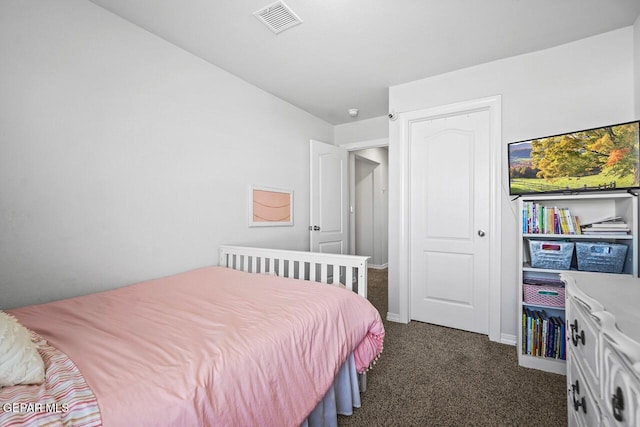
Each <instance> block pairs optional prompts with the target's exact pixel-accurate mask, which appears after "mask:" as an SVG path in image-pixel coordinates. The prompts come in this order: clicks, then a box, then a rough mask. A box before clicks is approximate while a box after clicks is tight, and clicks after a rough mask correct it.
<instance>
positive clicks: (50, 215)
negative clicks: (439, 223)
mask: <svg viewBox="0 0 640 427" xmlns="http://www.w3.org/2000/svg"><path fill="white" fill-rule="evenodd" d="M0 58H2V60H1V62H0V94H1V95H0V308H11V307H16V306H21V305H25V304H31V303H38V302H45V301H49V300H53V299H58V298H63V297H68V296H73V295H78V294H84V293H89V292H94V291H98V290H101V289H107V288H111V287H117V286H121V285H125V284H128V283H133V282H136V281H139V280H143V279H148V278H152V277H158V276H163V275H167V274H172V273H176V272H179V271H183V270H186V269H190V268H196V267H199V266H204V265H212V264H216V263H217V249H218V246H219V245H220V244H225V243H231V244H252V245H262V246H270V247H281V248H291V249H307V248H308V245H309V240H308V231H307V226H308V217H309V201H308V199H309V192H308V188H309V166H308V164H309V140H310V139H318V140H324V141H327V142H333V127H332V126H331V125H329V124H328V123H326V122H323V121H321V120H319V119H317V118H315V117H313V116H311V115H309V114H307V113H305V112H303V111H302V110H299V109H297V108H295V107H293V106H291V105H290V104H287V103H285V102H283V101H281V100H279V99H278V98H275V97H273V96H272V95H270V94H267V93H266V92H264V91H262V90H259V89H257V88H255V87H253V86H251V85H249V84H247V83H246V82H244V81H242V80H240V79H238V78H236V77H234V76H232V75H230V74H228V73H227V72H225V71H223V70H221V69H219V68H217V67H215V66H212V65H211V64H209V63H206V62H204V61H202V60H200V59H198V58H196V57H195V56H193V55H191V54H189V53H187V52H185V51H183V50H181V49H179V48H177V47H175V46H173V45H171V44H169V43H167V42H165V41H163V40H161V39H159V38H157V37H155V36H153V35H151V34H150V33H148V32H146V31H144V30H142V29H140V28H138V27H136V26H134V25H132V24H130V23H128V22H126V21H124V20H122V19H120V18H118V17H116V16H115V15H112V14H111V13H109V12H106V11H105V10H103V9H101V8H99V7H98V6H96V5H94V4H92V3H90V2H88V1H85V0H57V1H55V2H50V1H46V0H3V1H2V2H1V3H0ZM250 184H258V185H263V186H269V187H277V188H288V189H293V190H294V202H295V210H294V221H295V226H294V227H275V228H264V227H263V228H255V229H249V228H248V227H247V221H248V220H247V215H248V214H247V188H248V186H249V185H250Z"/></svg>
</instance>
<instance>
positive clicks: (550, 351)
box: [522, 307, 565, 360]
mask: <svg viewBox="0 0 640 427" xmlns="http://www.w3.org/2000/svg"><path fill="white" fill-rule="evenodd" d="M563 337H564V320H562V318H561V317H560V316H552V315H549V314H548V313H547V312H546V311H545V310H532V309H530V308H528V307H523V308H522V352H523V354H527V355H530V356H537V357H545V358H550V359H562V360H565V350H564V345H565V342H564V341H565V340H564V339H563Z"/></svg>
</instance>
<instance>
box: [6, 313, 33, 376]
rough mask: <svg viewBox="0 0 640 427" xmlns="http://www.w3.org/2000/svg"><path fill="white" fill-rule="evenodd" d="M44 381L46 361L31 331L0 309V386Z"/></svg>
mask: <svg viewBox="0 0 640 427" xmlns="http://www.w3.org/2000/svg"><path fill="white" fill-rule="evenodd" d="M43 382H44V362H43V361H42V357H41V356H40V354H39V353H38V347H37V346H36V344H35V343H34V342H32V341H31V333H30V332H29V330H28V329H27V328H25V327H24V326H22V325H21V324H20V323H18V320H17V319H16V318H15V317H13V316H11V315H10V314H7V313H5V312H4V311H2V310H0V387H6V386H12V385H17V384H42V383H43Z"/></svg>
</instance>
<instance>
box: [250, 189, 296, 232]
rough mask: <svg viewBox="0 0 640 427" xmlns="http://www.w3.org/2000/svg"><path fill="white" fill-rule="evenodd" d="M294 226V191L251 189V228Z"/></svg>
mask: <svg viewBox="0 0 640 427" xmlns="http://www.w3.org/2000/svg"><path fill="white" fill-rule="evenodd" d="M288 225H293V190H282V189H278V188H268V187H258V186H256V185H252V186H250V187H249V227H275V226H288Z"/></svg>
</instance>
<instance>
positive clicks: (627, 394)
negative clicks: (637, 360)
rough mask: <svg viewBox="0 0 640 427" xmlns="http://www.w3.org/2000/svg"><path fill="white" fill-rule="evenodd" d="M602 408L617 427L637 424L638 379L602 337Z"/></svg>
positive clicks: (639, 419)
mask: <svg viewBox="0 0 640 427" xmlns="http://www.w3.org/2000/svg"><path fill="white" fill-rule="evenodd" d="M602 371H603V375H602V389H601V390H602V396H601V397H602V406H603V408H602V411H603V412H604V413H606V414H607V418H609V419H614V420H615V421H616V423H615V425H616V426H638V425H640V413H639V412H640V378H639V375H638V373H637V372H635V371H634V370H633V369H632V368H631V367H630V366H629V365H628V362H627V361H626V360H623V358H622V357H621V356H620V354H619V353H618V351H617V350H616V348H615V346H614V344H612V343H611V341H610V339H609V338H608V337H606V336H604V337H603V339H602Z"/></svg>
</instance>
